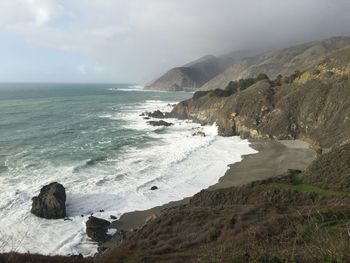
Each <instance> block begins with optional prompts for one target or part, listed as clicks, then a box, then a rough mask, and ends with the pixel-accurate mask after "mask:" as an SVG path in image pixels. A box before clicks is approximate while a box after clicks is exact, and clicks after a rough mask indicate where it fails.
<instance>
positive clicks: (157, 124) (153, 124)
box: [147, 121, 173, 127]
mask: <svg viewBox="0 0 350 263" xmlns="http://www.w3.org/2000/svg"><path fill="white" fill-rule="evenodd" d="M147 123H148V124H149V125H152V126H166V127H168V126H171V125H173V123H171V122H166V121H148V122H147Z"/></svg>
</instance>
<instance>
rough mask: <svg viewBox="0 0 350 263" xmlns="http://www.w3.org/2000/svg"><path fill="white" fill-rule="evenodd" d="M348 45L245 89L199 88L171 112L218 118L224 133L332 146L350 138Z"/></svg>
mask: <svg viewBox="0 0 350 263" xmlns="http://www.w3.org/2000/svg"><path fill="white" fill-rule="evenodd" d="M349 58H350V47H348V48H344V49H341V50H339V51H336V52H334V53H332V54H331V55H329V56H327V57H326V58H325V59H323V60H321V61H320V62H318V63H317V64H316V65H314V66H311V67H309V68H308V69H307V70H306V71H304V72H302V73H301V72H296V73H295V74H293V75H291V76H288V77H284V78H279V79H276V80H274V81H271V80H266V79H265V80H260V81H256V83H255V84H253V85H251V86H249V87H248V88H246V89H244V90H242V91H236V92H233V94H231V95H230V94H227V95H229V96H226V95H225V94H223V95H222V94H220V90H216V91H211V92H209V91H208V92H204V91H201V92H198V93H195V95H194V98H192V99H190V100H187V101H184V102H181V103H179V104H178V105H177V106H176V107H175V108H174V110H173V112H172V115H173V116H175V117H178V118H189V119H193V120H195V121H198V122H201V123H203V124H211V123H214V122H216V123H217V124H218V126H219V132H220V134H221V135H225V136H232V135H241V136H242V137H247V138H258V139H268V138H274V139H295V138H299V139H303V140H306V141H309V142H310V143H312V144H313V145H314V146H315V147H317V148H319V147H321V148H330V147H332V146H333V145H334V144H339V143H342V142H345V141H346V140H348V139H349V137H350V117H349V116H350V78H349V75H350V74H349V72H350V71H349V61H350V60H349Z"/></svg>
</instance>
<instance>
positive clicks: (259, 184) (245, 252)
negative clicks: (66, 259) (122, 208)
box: [102, 146, 350, 263]
mask: <svg viewBox="0 0 350 263" xmlns="http://www.w3.org/2000/svg"><path fill="white" fill-rule="evenodd" d="M346 147H348V146H346ZM342 150H343V149H341V148H335V149H333V150H332V151H331V152H330V153H329V154H328V156H327V158H331V159H334V158H336V156H338V155H339V152H341V151H342ZM347 154H348V155H347V157H346V158H348V156H349V152H347ZM320 162H322V158H320V159H318V160H316V161H315V165H317V164H318V163H320ZM343 165H346V169H347V171H349V169H350V166H349V163H346V162H345V163H343ZM317 174H318V171H317V170H315V169H310V170H309V172H308V173H307V174H303V173H301V172H300V171H290V172H288V173H287V174H284V175H281V176H280V177H277V178H274V179H268V180H263V181H256V182H253V183H250V184H248V185H244V186H239V187H231V188H226V189H220V190H214V191H210V190H203V191H201V192H200V193H198V194H196V195H195V196H194V197H193V198H191V199H190V201H189V203H188V204H186V205H182V206H177V207H173V208H168V209H166V210H165V211H163V212H162V214H161V215H160V216H159V217H157V218H154V219H153V220H151V221H149V222H148V223H147V224H145V225H144V226H143V227H141V228H140V229H138V230H137V231H133V232H132V233H130V235H129V236H128V238H127V239H126V241H125V242H124V243H123V244H122V245H121V246H120V247H119V248H118V249H116V250H113V251H109V252H108V253H106V254H105V257H104V258H103V259H102V262H106V263H107V262H208V263H209V262H238V263H240V262H242V263H243V262H271V263H272V262H308V263H309V262H315V263H316V262H317V263H318V262H344V263H345V262H349V260H350V242H349V240H348V235H347V230H346V225H347V224H348V223H349V222H350V221H349V220H350V208H349V206H348V205H347V204H348V202H349V201H350V199H349V198H350V195H349V194H350V192H349V191H347V190H344V191H341V190H328V187H331V184H327V183H325V184H324V185H323V187H318V186H316V185H313V184H312V183H307V182H306V181H308V180H309V178H310V177H311V178H312V177H314V176H317ZM342 175H343V177H344V179H346V180H347V181H349V180H350V177H349V173H347V174H346V173H345V174H344V173H342ZM331 176H332V175H331V174H328V175H326V178H331ZM345 177H346V178H345Z"/></svg>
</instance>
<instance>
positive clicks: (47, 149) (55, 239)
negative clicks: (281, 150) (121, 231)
mask: <svg viewBox="0 0 350 263" xmlns="http://www.w3.org/2000/svg"><path fill="white" fill-rule="evenodd" d="M191 96H192V94H191V93H185V92H154V91H143V90H142V87H138V86H130V85H127V84H1V85H0V252H5V251H18V252H28V251H29V252H32V253H42V254H63V255H71V254H78V253H81V254H83V255H85V256H91V255H94V254H95V253H96V251H97V245H96V243H94V242H92V241H91V240H89V238H88V237H87V236H86V234H85V222H86V220H87V219H88V216H89V215H90V214H91V213H93V214H94V215H95V216H97V217H101V218H105V219H109V218H110V215H114V216H117V217H118V216H120V215H121V214H123V213H125V212H130V211H134V210H142V209H148V208H151V207H154V206H158V205H162V204H165V203H167V202H170V201H175V200H180V199H182V198H184V197H188V196H191V195H193V194H195V193H197V192H199V191H200V190H201V189H204V188H206V187H208V186H210V185H212V184H215V183H216V182H217V181H218V179H219V178H220V177H221V176H223V175H224V173H225V171H226V170H227V165H228V164H230V163H234V162H238V161H240V160H241V158H242V155H245V154H250V153H254V152H255V150H253V149H252V148H250V147H249V143H248V141H246V140H241V139H239V138H238V137H229V138H224V137H219V136H218V135H217V127H216V126H215V125H213V126H204V127H201V126H200V125H199V124H196V123H193V122H191V121H188V120H185V121H183V120H176V119H169V120H167V121H168V122H172V123H174V125H172V126H170V127H153V126H150V125H148V124H147V120H145V119H144V118H143V116H140V115H141V113H143V112H145V111H154V110H157V109H159V110H162V111H170V110H171V108H172V105H173V104H174V103H176V102H178V101H181V100H184V99H187V98H189V97H191ZM199 130H201V131H203V132H204V133H205V134H206V136H205V137H200V136H193V133H195V132H197V131H199ZM55 181H57V182H59V183H61V184H63V185H64V186H65V188H66V193H67V216H68V217H69V218H70V219H71V221H64V220H63V219H58V220H47V219H41V218H38V217H36V216H34V215H32V214H31V213H30V209H31V203H32V202H31V198H32V197H33V196H35V195H38V193H39V190H40V188H41V187H42V186H44V185H46V184H48V183H50V182H55ZM152 186H157V187H158V190H155V191H151V190H150V188H151V187H152ZM100 210H101V211H103V212H99V211H100Z"/></svg>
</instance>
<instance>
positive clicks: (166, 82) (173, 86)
mask: <svg viewBox="0 0 350 263" xmlns="http://www.w3.org/2000/svg"><path fill="white" fill-rule="evenodd" d="M229 60H230V59H228V58H218V57H215V56H205V57H203V58H200V59H198V60H196V61H194V62H191V63H189V64H186V65H184V66H182V67H177V68H173V69H171V70H169V71H168V72H166V73H165V74H164V75H163V76H161V77H160V78H158V79H156V80H155V81H153V82H152V83H150V84H148V85H146V87H145V89H148V90H167V91H182V90H194V89H197V88H199V87H201V86H202V85H203V84H204V83H205V82H207V81H208V80H209V79H211V78H213V77H214V76H216V75H217V74H219V73H221V72H223V71H224V69H225V68H227V65H228V63H229Z"/></svg>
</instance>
